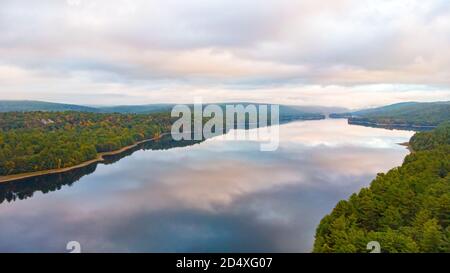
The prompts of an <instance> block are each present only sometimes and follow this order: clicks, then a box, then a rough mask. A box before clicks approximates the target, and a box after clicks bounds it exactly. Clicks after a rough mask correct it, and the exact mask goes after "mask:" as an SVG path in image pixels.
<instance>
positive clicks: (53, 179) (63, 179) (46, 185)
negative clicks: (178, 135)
mask: <svg viewBox="0 0 450 273" xmlns="http://www.w3.org/2000/svg"><path fill="white" fill-rule="evenodd" d="M200 142H202V140H183V141H174V140H172V137H171V136H170V135H169V136H165V137H163V138H161V139H159V140H157V141H149V142H145V143H141V144H139V145H138V146H136V147H134V148H132V149H129V150H126V151H124V152H123V153H120V154H116V155H110V156H106V157H105V160H104V161H102V162H101V163H102V164H112V163H114V162H117V161H119V160H120V159H122V158H124V157H127V156H130V155H131V154H133V153H134V152H135V151H137V150H168V149H172V148H177V147H186V146H191V145H194V144H197V143H200ZM97 164H99V162H95V163H92V164H90V165H88V166H85V167H81V168H78V169H73V170H71V171H68V172H63V173H54V174H47V175H43V176H37V177H31V178H24V179H21V180H16V181H13V182H6V183H0V204H1V203H3V202H4V201H7V202H13V201H16V200H23V199H27V198H30V197H33V194H34V193H35V192H36V191H41V192H42V193H44V194H45V193H49V192H52V191H57V190H60V189H61V188H62V187H63V186H66V185H67V186H71V185H72V184H73V183H75V182H77V181H78V180H80V179H81V178H82V177H83V176H85V175H88V174H91V173H93V172H94V171H95V170H96V168H97Z"/></svg>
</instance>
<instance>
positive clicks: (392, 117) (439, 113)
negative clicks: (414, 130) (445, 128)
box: [330, 101, 450, 128]
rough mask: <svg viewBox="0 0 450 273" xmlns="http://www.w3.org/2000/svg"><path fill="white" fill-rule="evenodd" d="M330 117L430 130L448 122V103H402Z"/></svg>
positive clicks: (449, 110) (449, 114)
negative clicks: (427, 128) (428, 128)
mask: <svg viewBox="0 0 450 273" xmlns="http://www.w3.org/2000/svg"><path fill="white" fill-rule="evenodd" d="M330 117H332V118H348V119H349V123H351V124H362V125H374V126H377V125H379V126H394V127H395V126H400V127H402V126H404V127H430V128H431V127H436V126H437V125H438V124H440V123H442V122H445V121H449V120H450V102H449V101H442V102H403V103H396V104H392V105H388V106H383V107H378V108H372V109H365V110H360V111H355V112H350V113H334V114H331V115H330Z"/></svg>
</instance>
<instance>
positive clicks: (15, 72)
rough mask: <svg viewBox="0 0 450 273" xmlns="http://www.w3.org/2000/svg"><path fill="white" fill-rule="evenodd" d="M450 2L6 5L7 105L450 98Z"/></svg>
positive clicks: (0, 0)
mask: <svg viewBox="0 0 450 273" xmlns="http://www.w3.org/2000/svg"><path fill="white" fill-rule="evenodd" d="M449 49H450V1H448V0H427V1H423V0H386V1H383V0H374V1H372V0H328V1H326V0H240V1H232V0H135V1H126V0H90V1H88V0H41V1H33V0H0V99H28V100H45V101H53V102H65V103H76V104H86V105H113V104H116V105H117V104H149V103H164V102H170V103H192V102H194V100H195V98H201V99H202V100H203V101H205V102H218V101H220V102H227V101H254V102H269V103H283V104H298V105H324V106H342V107H347V108H352V109H355V108H365V107H374V106H379V105H385V104H389V103H394V102H400V101H436V100H450V50H449Z"/></svg>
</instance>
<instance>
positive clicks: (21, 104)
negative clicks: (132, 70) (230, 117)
mask: <svg viewBox="0 0 450 273" xmlns="http://www.w3.org/2000/svg"><path fill="white" fill-rule="evenodd" d="M208 104H217V105H219V106H221V107H222V108H223V109H225V105H226V104H235V105H236V104H242V105H244V106H247V105H249V104H254V105H262V104H263V103H250V102H227V103H204V105H205V106H206V105H208ZM175 105H176V104H169V103H158V104H145V105H116V106H82V105H74V104H64V103H53V102H43V101H32V100H22V101H21V100H14V101H10V100H0V112H29V111H78V112H93V113H123V114H130V113H136V114H151V113H158V112H167V111H171V110H172V108H173V107H174V106H175ZM188 106H190V107H192V106H193V104H188ZM346 111H348V110H347V109H345V108H341V107H323V106H298V105H280V119H281V120H284V121H286V120H294V119H308V120H309V119H324V118H326V115H327V114H329V113H332V112H346Z"/></svg>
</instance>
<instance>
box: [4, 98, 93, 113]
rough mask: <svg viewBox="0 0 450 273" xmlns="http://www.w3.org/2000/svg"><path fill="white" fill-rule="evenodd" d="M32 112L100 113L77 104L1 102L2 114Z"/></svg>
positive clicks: (30, 101) (22, 101) (26, 101)
mask: <svg viewBox="0 0 450 273" xmlns="http://www.w3.org/2000/svg"><path fill="white" fill-rule="evenodd" d="M31 111H78V112H99V109H97V108H94V107H88V106H81V105H75V104H65V103H55V102H45V101H33V100H0V112H31Z"/></svg>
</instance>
